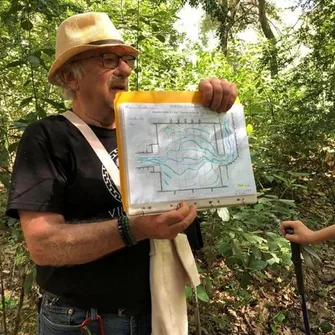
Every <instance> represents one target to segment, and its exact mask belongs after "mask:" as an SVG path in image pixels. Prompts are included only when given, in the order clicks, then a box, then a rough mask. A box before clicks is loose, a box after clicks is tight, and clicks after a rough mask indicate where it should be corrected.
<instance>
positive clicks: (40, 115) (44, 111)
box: [36, 105, 48, 119]
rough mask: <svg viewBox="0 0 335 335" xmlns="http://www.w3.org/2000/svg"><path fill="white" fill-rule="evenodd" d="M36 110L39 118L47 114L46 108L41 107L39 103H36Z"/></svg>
mask: <svg viewBox="0 0 335 335" xmlns="http://www.w3.org/2000/svg"><path fill="white" fill-rule="evenodd" d="M36 112H37V114H38V116H39V117H40V118H41V119H43V118H45V117H47V116H48V115H47V112H46V110H45V109H44V108H43V107H41V106H40V105H37V111H36Z"/></svg>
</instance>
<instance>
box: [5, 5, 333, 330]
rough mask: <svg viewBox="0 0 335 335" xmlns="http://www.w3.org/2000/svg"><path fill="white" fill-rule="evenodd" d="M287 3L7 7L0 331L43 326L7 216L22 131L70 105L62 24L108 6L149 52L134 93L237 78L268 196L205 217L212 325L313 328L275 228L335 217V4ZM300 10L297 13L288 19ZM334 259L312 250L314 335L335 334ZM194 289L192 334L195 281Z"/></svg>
mask: <svg viewBox="0 0 335 335" xmlns="http://www.w3.org/2000/svg"><path fill="white" fill-rule="evenodd" d="M285 3H286V4H288V7H287V8H286V9H285V10H284V9H283V6H282V4H283V3H282V2H279V1H276V2H275V1H272V0H189V1H186V0H150V1H149V0H141V1H140V0H114V1H111V0H104V1H101V0H95V1H91V0H76V1H74V0H2V1H1V2H0V50H1V57H0V293H1V296H0V299H1V301H0V334H4V335H9V334H10V335H16V334H34V333H35V327H36V320H35V319H36V307H35V303H36V298H37V289H36V286H35V284H34V276H35V270H34V266H33V265H32V263H31V262H30V261H29V257H28V254H27V250H26V248H25V244H24V241H23V237H22V232H21V229H20V225H19V223H18V222H17V221H16V220H12V219H8V218H7V217H5V215H4V213H5V208H6V202H7V190H8V187H9V181H10V176H11V171H12V166H13V161H14V159H15V151H16V149H17V147H18V143H19V140H20V137H21V135H22V132H23V131H24V129H25V127H26V126H27V125H28V124H30V123H31V122H34V121H36V120H38V119H41V118H44V117H46V116H47V115H51V114H55V113H61V112H63V111H65V110H66V108H67V107H68V103H67V102H66V103H64V102H63V100H62V98H61V97H60V94H59V91H58V90H57V89H56V88H54V87H52V86H51V85H49V84H48V82H47V72H48V69H49V66H50V64H51V63H52V61H53V59H54V45H55V33H56V28H57V26H58V25H59V24H60V23H61V21H62V20H63V19H65V18H66V17H68V16H69V15H71V14H74V13H81V12H87V11H103V12H107V13H108V14H109V15H110V17H111V18H112V20H113V21H114V23H115V24H116V26H117V27H118V28H120V29H122V32H123V34H124V36H125V37H126V40H127V41H128V42H129V43H131V44H133V45H134V46H136V47H137V48H139V49H140V50H141V55H140V57H139V60H138V63H137V66H136V69H135V71H134V74H133V75H132V77H131V90H194V89H196V84H197V83H198V81H199V80H200V79H201V78H206V77H212V76H216V77H224V78H227V79H229V80H230V81H233V82H235V83H236V84H237V86H238V89H239V98H240V100H241V102H242V103H243V105H244V108H245V114H246V121H247V131H248V134H249V143H250V149H251V155H252V161H253V167H254V173H255V178H256V183H257V189H258V203H257V204H255V205H252V206H243V207H233V208H229V209H221V210H219V211H208V212H206V213H204V214H202V215H201V217H202V220H203V222H202V231H203V233H204V239H205V247H204V248H203V249H202V250H201V251H199V252H197V253H196V257H197V260H198V265H199V270H200V273H201V280H202V285H201V286H200V287H199V288H198V294H199V298H200V312H201V322H202V330H203V334H294V335H296V334H303V322H302V317H301V309H300V303H299V295H298V292H297V290H296V282H295V276H294V270H293V267H292V262H291V260H290V257H291V254H290V245H289V243H288V242H287V241H286V240H285V239H284V238H283V237H281V236H280V234H279V224H280V222H281V221H282V220H284V219H297V218H300V219H302V220H303V221H304V222H305V223H306V224H308V225H309V226H310V227H311V228H314V229H315V228H317V229H319V228H322V227H325V226H327V225H330V224H334V223H335V220H334V218H335V186H334V185H335V145H334V143H335V2H334V1H333V0H320V1H317V0H301V1H298V0H296V1H290V2H288V1H286V2H285ZM185 6H186V7H185ZM185 8H193V10H194V8H196V9H197V12H196V13H201V14H200V16H201V19H200V25H199V27H195V28H194V29H196V30H197V36H198V38H197V39H193V38H190V36H191V34H192V31H191V30H192V26H191V28H188V30H186V32H185V29H184V30H183V29H182V28H180V27H182V26H183V25H186V24H187V22H188V20H189V19H190V15H188V14H187V13H194V12H192V11H186V12H185ZM181 10H182V11H181ZM183 13H184V14H183ZM185 13H186V14H185ZM291 13H295V14H294V15H295V17H296V21H295V22H293V23H292V21H291V22H290V23H289V24H288V23H287V20H286V17H287V15H289V14H291ZM178 27H179V28H178ZM183 31H184V32H183ZM250 32H251V33H250ZM334 255H335V249H334V244H333V243H332V242H329V243H325V244H323V245H321V246H316V247H313V249H312V248H306V249H304V261H305V262H304V264H305V265H304V273H305V285H306V296H307V301H308V308H309V314H310V320H311V326H312V331H313V334H326V333H327V334H335V330H334V316H335V312H334V307H335V298H334V290H335V284H334V283H335V272H334V269H335V257H334ZM186 295H187V296H188V298H189V299H188V301H189V312H190V313H189V314H190V334H194V332H195V319H194V299H192V297H191V292H190V289H187V290H186Z"/></svg>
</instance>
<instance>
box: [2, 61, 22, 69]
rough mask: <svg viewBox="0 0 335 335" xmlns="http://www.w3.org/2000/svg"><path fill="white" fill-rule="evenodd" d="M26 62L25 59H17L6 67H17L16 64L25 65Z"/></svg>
mask: <svg viewBox="0 0 335 335" xmlns="http://www.w3.org/2000/svg"><path fill="white" fill-rule="evenodd" d="M23 64H24V61H23V60H16V61H14V62H11V63H8V64H7V65H6V68H7V69H9V68H11V67H16V66H19V65H23Z"/></svg>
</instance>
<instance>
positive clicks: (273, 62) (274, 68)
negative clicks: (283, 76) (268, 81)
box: [258, 0, 278, 78]
mask: <svg viewBox="0 0 335 335" xmlns="http://www.w3.org/2000/svg"><path fill="white" fill-rule="evenodd" d="M258 13H259V15H258V17H259V22H260V24H261V27H262V30H263V33H264V36H265V37H266V38H267V39H268V40H269V42H270V50H269V53H270V71H271V77H272V78H273V77H275V76H276V75H277V74H278V62H277V40H276V37H275V35H274V33H273V32H272V30H271V27H270V25H269V21H268V19H267V17H266V10H265V0H258Z"/></svg>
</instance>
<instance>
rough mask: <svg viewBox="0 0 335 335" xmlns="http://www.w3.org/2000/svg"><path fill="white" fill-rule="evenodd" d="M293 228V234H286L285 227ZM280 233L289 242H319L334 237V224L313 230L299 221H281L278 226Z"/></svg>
mask: <svg viewBox="0 0 335 335" xmlns="http://www.w3.org/2000/svg"><path fill="white" fill-rule="evenodd" d="M287 228H290V229H293V231H294V233H293V234H287V233H286V229H287ZM280 231H281V233H282V234H283V235H284V236H285V238H286V239H288V240H289V241H291V242H295V243H298V244H302V245H307V244H319V243H322V242H325V241H327V240H332V239H335V225H332V226H329V227H326V228H323V229H320V230H317V231H313V230H311V229H309V228H308V227H306V226H305V225H304V224H303V223H302V222H301V221H298V220H297V221H283V222H282V224H281V226H280Z"/></svg>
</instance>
